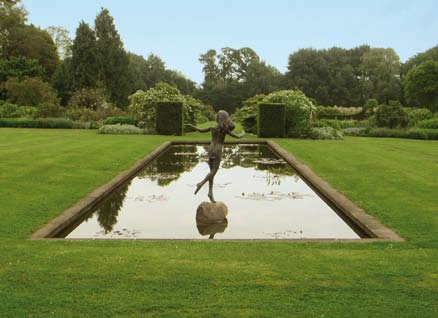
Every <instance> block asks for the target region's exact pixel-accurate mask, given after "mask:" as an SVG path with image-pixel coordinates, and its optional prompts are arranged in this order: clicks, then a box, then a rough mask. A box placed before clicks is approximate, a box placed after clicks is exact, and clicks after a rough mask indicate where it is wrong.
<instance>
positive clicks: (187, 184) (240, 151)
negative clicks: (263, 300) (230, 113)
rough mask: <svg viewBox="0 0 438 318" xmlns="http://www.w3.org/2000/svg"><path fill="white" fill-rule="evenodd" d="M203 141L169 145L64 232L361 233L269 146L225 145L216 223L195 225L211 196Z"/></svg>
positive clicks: (105, 235)
mask: <svg viewBox="0 0 438 318" xmlns="http://www.w3.org/2000/svg"><path fill="white" fill-rule="evenodd" d="M206 150H207V146H203V145H174V146H171V147H170V148H168V149H167V150H165V151H164V152H163V153H162V154H161V155H159V156H158V157H157V158H156V159H155V160H153V161H152V162H151V163H149V164H148V165H147V166H146V167H145V168H144V169H143V170H141V171H140V172H139V173H138V174H137V175H136V176H135V177H134V178H133V179H131V180H130V181H129V182H127V183H126V184H124V185H122V186H120V187H119V188H118V189H116V190H115V191H114V192H113V193H112V194H111V195H110V196H108V197H107V198H106V199H104V200H103V201H102V202H101V204H100V205H99V206H98V207H97V208H96V209H95V210H94V211H93V212H92V213H90V214H89V215H88V216H87V217H86V218H85V219H84V220H83V222H82V223H80V224H79V225H78V226H77V227H76V228H74V229H72V230H71V231H70V232H69V233H64V234H63V236H65V237H66V238H69V239H74V238H91V239H93V238H95V239H208V238H214V239H360V237H359V235H358V234H356V232H355V231H354V230H353V229H352V228H350V227H349V226H348V224H346V223H345V222H344V220H343V219H342V218H341V217H340V216H339V215H338V214H337V213H336V212H335V211H334V210H333V209H332V208H331V207H330V206H329V205H328V204H327V203H326V202H325V201H324V200H323V199H321V198H320V197H319V196H318V195H317V194H316V193H315V192H314V191H313V190H312V188H311V187H310V186H308V185H307V184H306V183H305V182H304V181H303V180H302V179H301V178H300V177H299V176H298V175H297V173H296V172H295V171H294V169H293V168H292V167H291V166H290V165H289V164H287V163H286V162H285V161H284V160H283V159H281V158H279V157H278V156H277V155H276V154H275V153H273V152H272V150H271V149H270V148H269V147H268V146H267V145H243V144H239V145H226V146H225V148H224V153H223V160H222V163H221V168H220V169H219V172H218V173H217V175H216V178H215V183H214V194H215V199H216V200H217V201H221V202H223V203H224V204H225V205H226V206H227V207H228V215H227V221H226V222H223V223H221V224H213V225H203V224H197V223H196V218H195V217H196V210H197V207H198V206H199V205H200V204H201V203H202V202H203V201H208V197H207V191H208V184H207V185H205V186H204V188H202V189H201V191H200V192H199V193H198V194H197V195H196V196H195V195H194V191H195V188H196V184H197V183H198V182H199V181H201V180H202V179H203V178H204V177H205V175H206V174H207V173H208V171H209V167H208V164H207V158H206Z"/></svg>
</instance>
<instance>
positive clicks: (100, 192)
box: [30, 141, 404, 242]
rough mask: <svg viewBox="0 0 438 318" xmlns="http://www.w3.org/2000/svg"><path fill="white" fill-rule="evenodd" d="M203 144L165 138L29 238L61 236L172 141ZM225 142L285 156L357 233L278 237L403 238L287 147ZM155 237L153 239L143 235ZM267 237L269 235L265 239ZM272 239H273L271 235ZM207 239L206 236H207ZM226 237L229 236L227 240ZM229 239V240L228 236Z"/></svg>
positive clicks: (168, 146)
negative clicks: (329, 235) (353, 236)
mask: <svg viewBox="0 0 438 318" xmlns="http://www.w3.org/2000/svg"><path fill="white" fill-rule="evenodd" d="M188 144H190V145H205V144H208V142H205V141H166V142H164V143H163V144H161V145H160V146H159V147H158V148H156V149H155V150H154V151H152V152H151V153H150V154H148V155H147V156H146V157H144V158H143V159H141V160H140V161H138V162H137V163H135V164H134V165H133V166H132V167H130V168H129V169H127V170H124V171H122V172H121V173H119V174H118V175H117V176H116V177H114V178H113V179H112V180H111V181H109V182H108V183H106V184H104V185H103V186H101V187H99V188H98V189H96V190H95V191H93V192H92V193H91V194H89V195H88V196H86V197H85V198H84V199H82V200H80V201H79V202H78V203H76V204H75V205H74V206H72V207H70V208H68V209H66V210H65V211H64V212H63V213H62V214H61V215H59V216H58V217H56V218H55V219H53V220H52V221H50V222H49V223H48V224H46V225H45V226H43V227H42V228H41V229H39V230H38V231H36V232H35V233H34V234H32V235H31V237H30V239H33V240H37V239H54V238H62V237H63V234H64V233H68V232H69V230H71V229H72V228H74V227H76V226H77V225H78V224H79V223H80V222H82V220H83V219H84V217H86V216H87V215H88V214H89V213H91V212H92V211H93V210H94V209H95V207H96V206H97V205H98V204H99V203H100V202H101V201H102V200H103V199H105V198H106V197H107V196H108V195H110V194H111V193H112V192H113V191H114V190H116V189H117V188H118V187H119V186H121V185H122V184H124V183H125V182H127V181H128V180H130V179H131V178H133V177H134V176H135V175H136V174H137V173H138V172H139V171H140V170H142V169H143V168H144V167H145V166H146V165H147V164H149V163H150V162H151V161H152V160H154V159H155V158H157V157H158V156H159V155H160V154H161V153H163V152H164V151H166V150H167V149H168V148H170V147H171V146H173V145H188ZM226 144H252V145H267V146H268V147H269V148H270V149H271V150H272V151H273V152H274V153H275V154H277V155H278V156H279V157H280V158H282V159H283V160H285V161H286V162H287V163H288V164H289V165H290V166H291V167H292V168H293V169H294V170H295V171H296V172H297V174H298V175H299V176H300V177H301V178H302V179H303V180H304V182H306V183H307V185H309V186H310V187H311V188H312V189H313V190H314V191H315V192H316V193H317V194H318V195H319V196H320V197H321V198H322V199H323V200H324V201H325V202H326V203H327V204H328V205H329V206H330V207H331V208H332V209H333V210H334V211H335V212H336V213H337V214H338V215H339V216H340V217H341V218H342V219H343V220H344V221H345V222H346V223H347V224H348V225H349V226H350V227H351V228H352V229H353V230H354V231H355V232H356V233H357V234H358V235H359V236H360V237H361V239H360V240H354V239H281V240H279V241H300V242H306V241H324V242H326V241H329V242H330V241H336V242H338V241H348V242H373V241H404V240H403V238H401V237H400V236H399V235H397V233H395V232H394V231H393V230H391V229H390V228H388V227H386V226H385V225H383V224H381V223H380V222H379V221H378V220H377V219H376V218H374V217H373V216H371V215H369V214H367V213H366V212H365V211H364V210H363V209H361V208H359V207H358V206H357V205H356V204H354V203H353V202H352V201H351V200H349V199H348V198H347V197H346V196H344V195H343V194H341V193H340V192H338V191H337V190H335V189H334V188H333V187H332V186H331V185H330V184H329V183H327V182H326V181H325V180H323V179H322V178H321V177H319V176H318V175H317V174H315V173H314V172H313V171H312V170H311V169H310V168H309V167H308V166H307V165H305V164H304V163H302V162H301V161H299V160H298V159H296V158H295V157H294V156H293V155H292V154H290V153H289V152H288V151H286V150H284V149H283V148H281V147H280V146H279V145H278V144H277V143H275V142H273V141H231V142H226ZM146 240H157V239H146ZM242 240H243V241H245V240H247V241H266V239H263V240H260V239H239V240H238V241H242ZM268 240H269V239H268ZM272 240H275V239H272ZM209 241H210V240H209ZM228 241H230V240H228ZM231 241H233V240H231Z"/></svg>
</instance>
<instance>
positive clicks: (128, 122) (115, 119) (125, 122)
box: [103, 117, 138, 126]
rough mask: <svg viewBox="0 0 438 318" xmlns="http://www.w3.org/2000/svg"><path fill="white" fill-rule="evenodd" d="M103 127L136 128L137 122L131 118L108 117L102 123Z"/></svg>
mask: <svg viewBox="0 0 438 318" xmlns="http://www.w3.org/2000/svg"><path fill="white" fill-rule="evenodd" d="M103 124H104V125H117V124H120V125H133V126H137V124H138V121H137V120H136V119H135V118H133V117H108V118H107V119H105V120H104V121H103Z"/></svg>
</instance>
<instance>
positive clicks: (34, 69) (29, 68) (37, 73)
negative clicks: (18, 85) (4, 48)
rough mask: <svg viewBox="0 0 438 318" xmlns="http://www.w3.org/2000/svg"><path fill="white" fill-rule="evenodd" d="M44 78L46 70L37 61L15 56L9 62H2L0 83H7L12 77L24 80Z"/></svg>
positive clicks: (0, 61) (0, 63)
mask: <svg viewBox="0 0 438 318" xmlns="http://www.w3.org/2000/svg"><path fill="white" fill-rule="evenodd" d="M43 76H44V68H43V67H42V66H41V65H40V64H39V62H38V61H37V60H35V59H29V58H26V57H24V56H14V57H11V58H10V59H7V60H0V82H3V81H6V80H7V79H8V78H10V77H16V78H18V79H22V78H24V77H43Z"/></svg>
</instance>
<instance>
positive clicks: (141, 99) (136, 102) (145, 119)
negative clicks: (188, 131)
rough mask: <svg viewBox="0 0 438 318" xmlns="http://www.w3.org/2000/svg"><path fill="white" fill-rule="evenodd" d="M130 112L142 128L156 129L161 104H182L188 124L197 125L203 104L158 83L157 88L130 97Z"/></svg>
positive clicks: (175, 89) (169, 86)
mask: <svg viewBox="0 0 438 318" xmlns="http://www.w3.org/2000/svg"><path fill="white" fill-rule="evenodd" d="M129 101H130V105H129V110H130V111H131V112H132V114H133V115H134V117H135V118H136V119H137V120H138V122H139V125H140V127H144V128H147V129H152V130H153V129H155V122H156V107H157V104H158V103H159V102H181V103H182V104H183V108H184V120H185V123H186V124H195V123H196V122H195V120H196V116H197V115H196V114H197V113H199V109H200V106H201V102H200V101H198V100H197V99H195V98H193V97H192V96H189V95H182V94H181V93H180V92H179V90H178V89H177V88H176V87H173V86H171V85H169V84H167V83H158V84H157V85H155V87H153V88H151V89H149V90H147V91H146V92H144V91H137V92H136V93H134V94H132V95H131V96H129Z"/></svg>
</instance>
